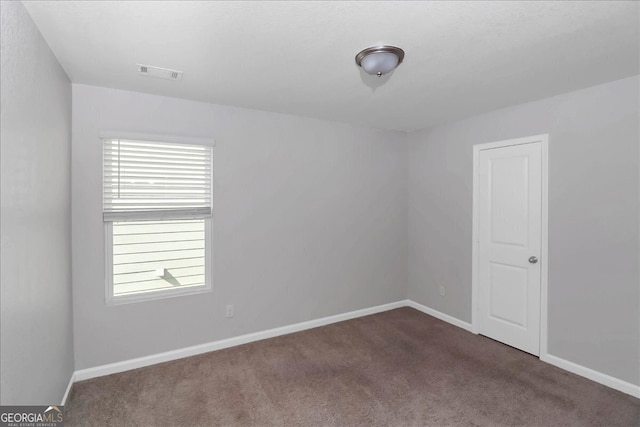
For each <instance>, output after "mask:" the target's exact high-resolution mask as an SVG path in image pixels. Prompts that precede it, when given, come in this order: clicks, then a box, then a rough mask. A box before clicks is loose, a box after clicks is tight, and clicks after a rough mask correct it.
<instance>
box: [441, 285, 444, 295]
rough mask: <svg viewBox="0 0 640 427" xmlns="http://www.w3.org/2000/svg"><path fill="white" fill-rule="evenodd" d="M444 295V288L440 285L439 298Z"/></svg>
mask: <svg viewBox="0 0 640 427" xmlns="http://www.w3.org/2000/svg"><path fill="white" fill-rule="evenodd" d="M444 294H445V292H444V286H442V285H440V296H441V297H443V296H444Z"/></svg>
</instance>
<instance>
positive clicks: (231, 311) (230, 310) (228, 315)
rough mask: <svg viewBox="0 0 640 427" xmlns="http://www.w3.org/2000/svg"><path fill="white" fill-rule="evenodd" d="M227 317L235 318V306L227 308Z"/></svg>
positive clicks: (230, 305)
mask: <svg viewBox="0 0 640 427" xmlns="http://www.w3.org/2000/svg"><path fill="white" fill-rule="evenodd" d="M226 317H233V305H232V304H229V305H228V306H227V312H226Z"/></svg>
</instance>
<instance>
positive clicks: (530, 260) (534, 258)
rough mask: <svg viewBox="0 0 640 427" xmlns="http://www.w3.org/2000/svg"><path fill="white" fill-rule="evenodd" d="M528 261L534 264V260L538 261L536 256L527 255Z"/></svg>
mask: <svg viewBox="0 0 640 427" xmlns="http://www.w3.org/2000/svg"><path fill="white" fill-rule="evenodd" d="M529 262H530V263H531V264H535V263H536V262H538V258H536V257H534V256H530V257H529Z"/></svg>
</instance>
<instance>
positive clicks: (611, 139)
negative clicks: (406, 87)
mask: <svg viewBox="0 0 640 427" xmlns="http://www.w3.org/2000/svg"><path fill="white" fill-rule="evenodd" d="M639 93H640V92H639V78H638V77H637V76H636V77H631V78H627V79H623V80H618V81H615V82H611V83H608V84H603V85H600V86H595V87H592V88H588V89H583V90H580V91H576V92H572V93H568V94H564V95H560V96H556V97H553V98H547V99H544V100H541V101H536V102H531V103H527V104H523V105H518V106H514V107H510V108H506V109H502V110H498V111H494V112H491V113H487V114H483V115H479V116H475V117H473V118H469V119H466V120H461V121H458V122H455V123H451V124H445V125H442V126H438V127H434V128H431V129H428V130H424V131H419V132H414V133H411V134H410V135H409V147H408V154H409V178H408V186H409V190H408V191H409V195H408V202H409V212H408V215H409V223H408V226H409V255H408V257H409V298H410V299H413V300H415V301H417V302H419V303H422V304H424V305H426V306H429V307H431V308H434V309H436V310H439V311H441V312H444V313H447V314H449V315H451V316H454V317H456V318H458V319H461V320H464V321H466V322H471V212H472V169H473V159H472V146H473V145H474V144H480V143H485V142H492V141H499V140H503V139H510V138H517V137H523V136H528V135H536V134H542V133H548V134H549V258H550V259H549V260H548V262H549V301H548V309H549V317H548V319H549V349H548V350H549V353H550V354H552V355H554V356H558V357H561V358H563V359H566V360H569V361H571V362H574V363H578V364H580V365H583V366H586V367H588V368H591V369H594V370H596V371H600V372H602V373H605V374H608V375H611V376H613V377H616V378H619V379H622V380H624V381H627V382H630V383H632V384H640V363H639V361H640V275H639V267H638V259H639V256H640V254H639V250H640V248H639V242H640V236H639V231H638V229H639V222H638V220H639V218H640V212H639V194H640V188H639V182H640V180H639V176H638V171H639V166H638V165H639V154H640V153H639V149H638V147H639V145H640V143H639V131H638V126H639V114H640V108H639ZM439 284H443V285H444V286H446V296H445V297H441V296H439V294H438V286H439Z"/></svg>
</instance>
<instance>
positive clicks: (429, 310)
mask: <svg viewBox="0 0 640 427" xmlns="http://www.w3.org/2000/svg"><path fill="white" fill-rule="evenodd" d="M407 307H411V308H415V309H416V310H418V311H421V312H423V313H425V314H428V315H429V316H432V317H435V318H436V319H440V320H442V321H444V322H447V323H451V324H452V325H453V326H457V327H458V328H462V329H464V330H465V331H469V332H473V328H472V326H471V323H467V322H464V321H462V320H460V319H457V318H455V317H453V316H449V315H448V314H444V313H442V312H440V311H438V310H434V309H433V308H430V307H427V306H426V305H422V304H419V303H417V302H415V301H412V300H410V299H409V300H407Z"/></svg>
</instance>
